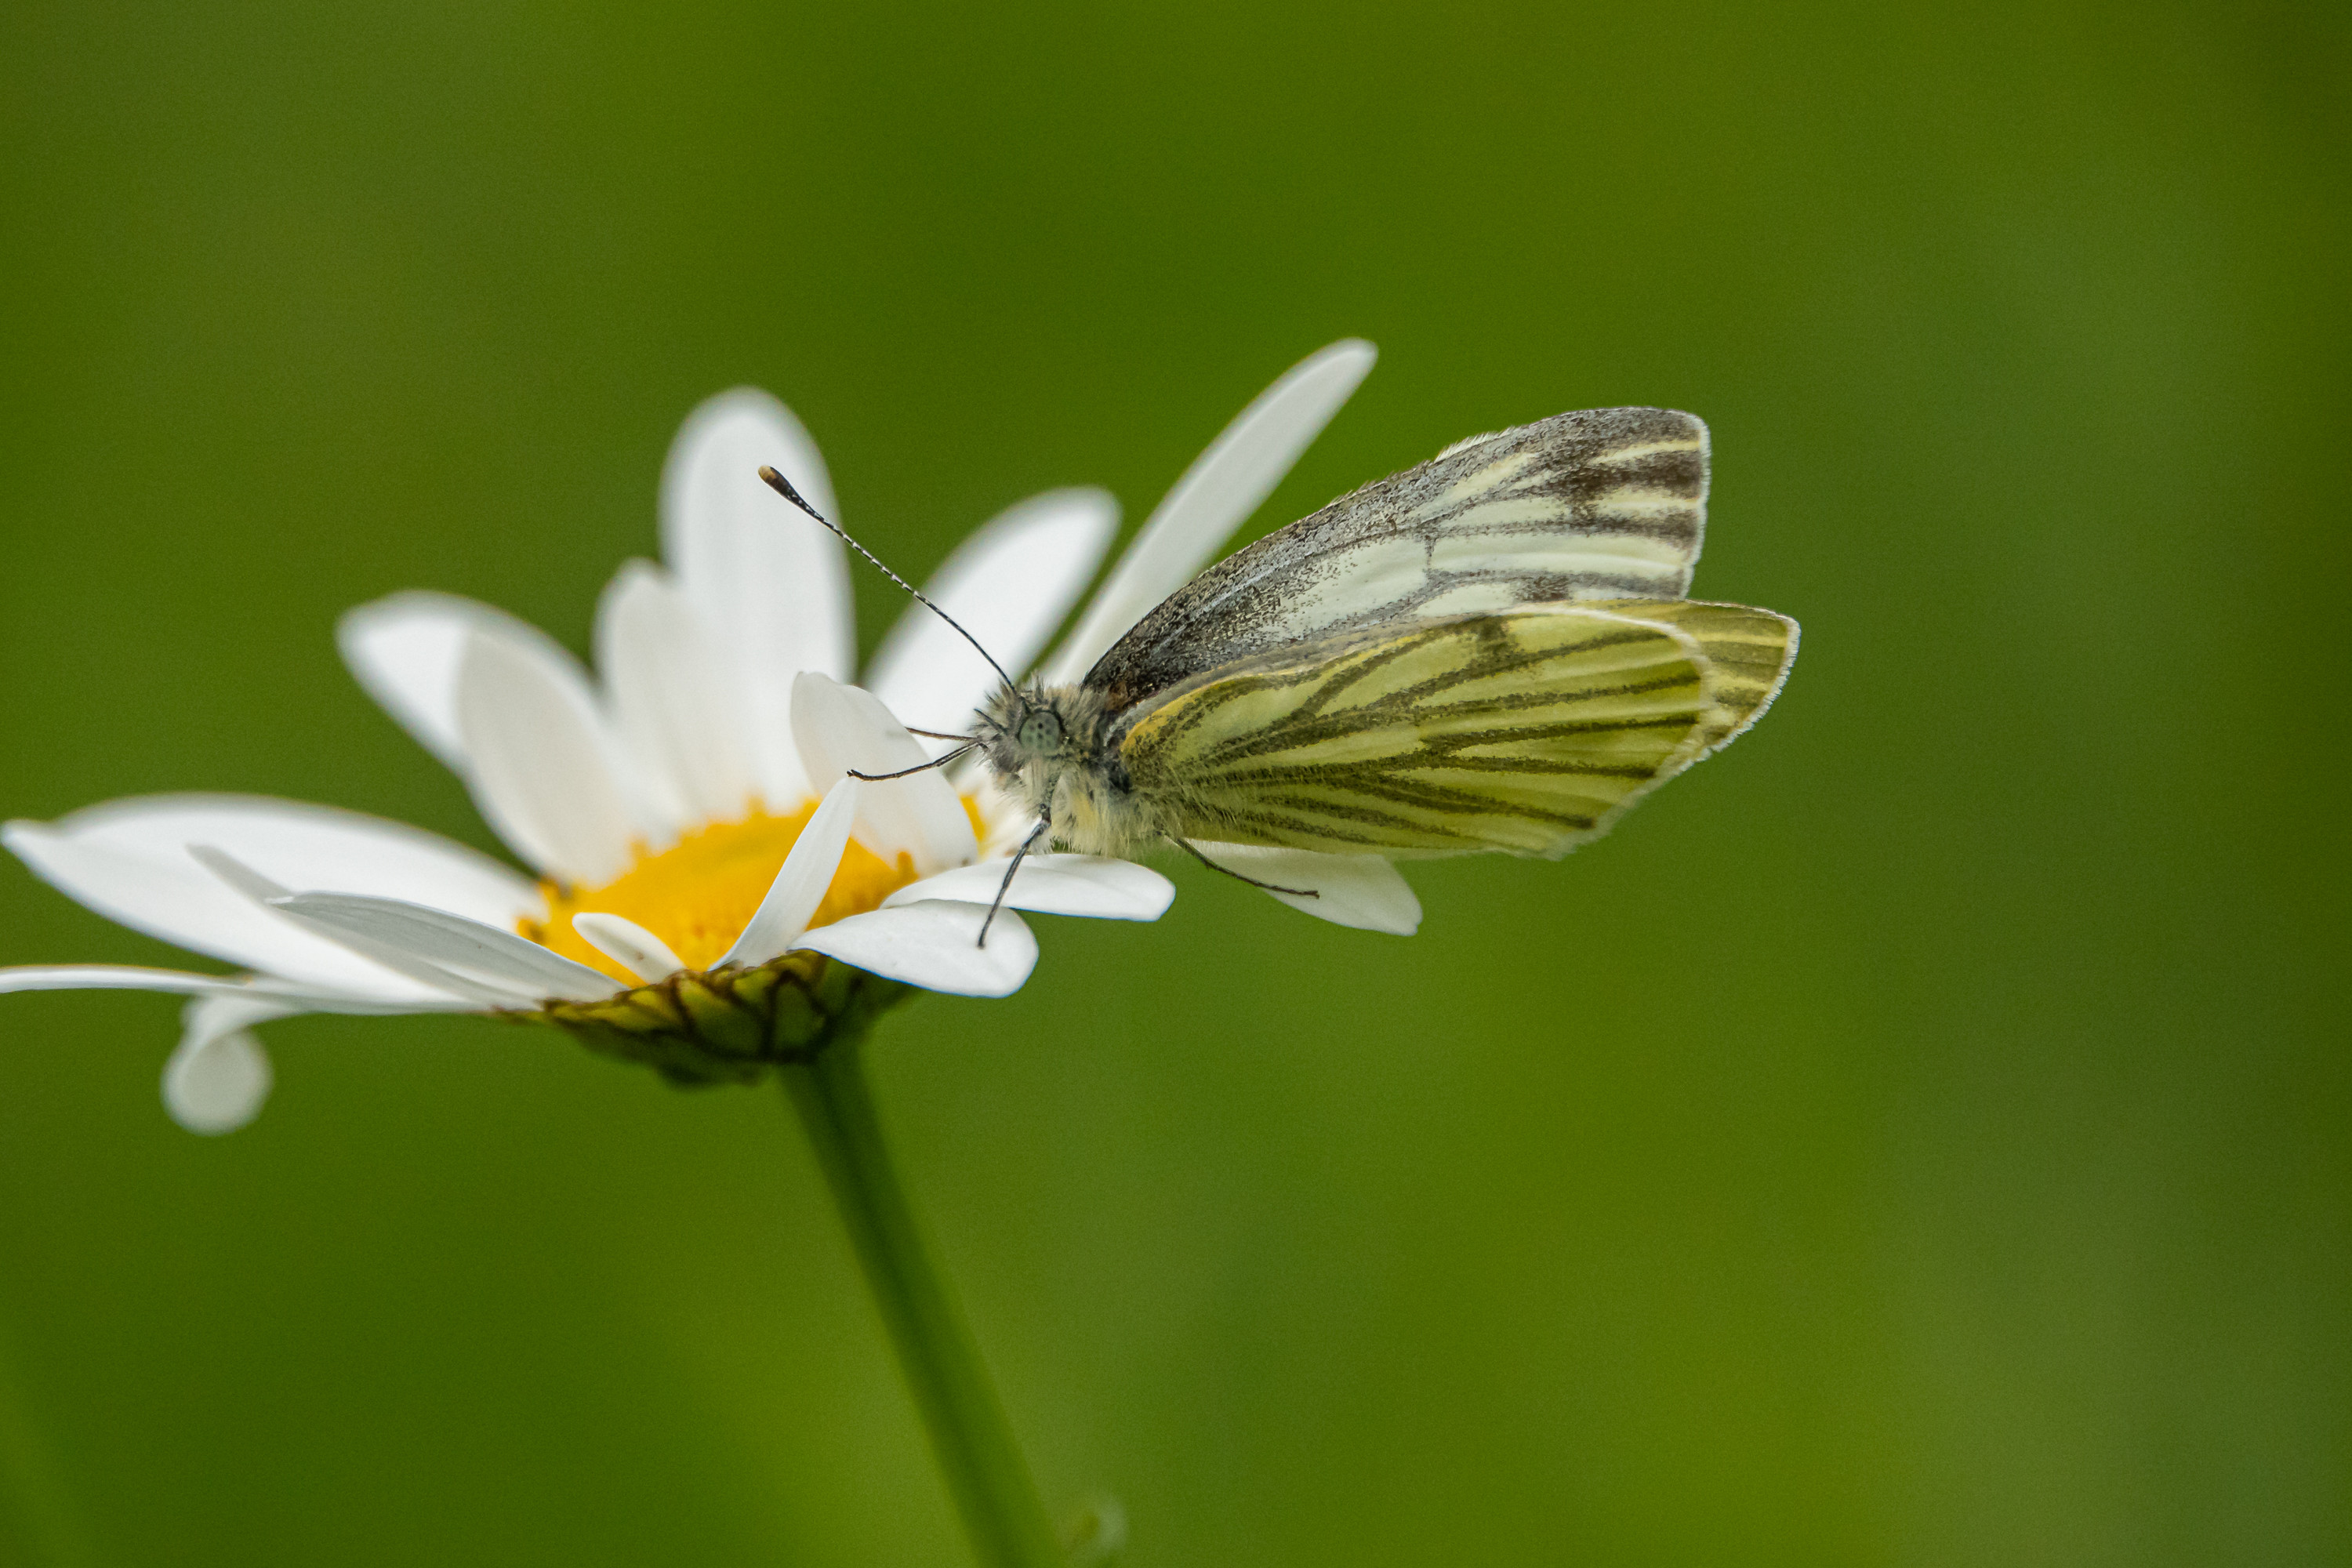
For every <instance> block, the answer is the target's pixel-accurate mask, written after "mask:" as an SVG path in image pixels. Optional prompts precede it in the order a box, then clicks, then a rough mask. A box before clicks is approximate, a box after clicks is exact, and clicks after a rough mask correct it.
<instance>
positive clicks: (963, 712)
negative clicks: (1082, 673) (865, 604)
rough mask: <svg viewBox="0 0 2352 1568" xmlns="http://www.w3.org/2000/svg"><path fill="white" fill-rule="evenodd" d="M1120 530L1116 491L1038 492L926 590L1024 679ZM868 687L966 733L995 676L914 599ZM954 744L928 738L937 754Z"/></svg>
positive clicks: (985, 529)
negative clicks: (1114, 535) (1038, 493)
mask: <svg viewBox="0 0 2352 1568" xmlns="http://www.w3.org/2000/svg"><path fill="white" fill-rule="evenodd" d="M1117 531H1118V501H1117V500H1114V499H1112V497H1111V494H1110V492H1109V491H1108V490H1098V489H1066V490H1049V491H1048V492H1046V493H1045V494H1044V495H1039V496H1032V497H1030V498H1029V499H1028V500H1024V501H1023V502H1021V503H1020V504H1019V505H1017V506H1014V507H1011V508H1009V509H1007V510H1005V511H1003V512H1002V513H1000V514H999V515H998V516H996V517H995V518H993V519H992V520H990V521H988V522H987V523H985V524H983V525H982V527H981V528H980V529H979V530H978V531H976V532H974V533H973V534H972V535H971V538H969V539H967V540H965V541H964V542H962V543H961V544H960V545H958V546H957V547H956V550H955V553H954V554H952V555H950V556H949V557H948V558H947V561H946V562H945V563H943V564H942V565H941V566H940V569H939V571H938V573H936V574H934V575H933V576H932V578H931V580H930V581H929V583H926V584H924V585H923V593H924V595H925V596H926V597H928V598H929V600H930V601H931V603H932V604H934V605H938V606H939V607H940V609H941V610H944V611H945V612H946V613H947V614H948V615H950V616H953V617H954V618H955V620H956V622H957V624H958V625H960V626H962V627H963V628H964V630H965V631H968V632H970V633H971V635H972V637H973V638H975V639H976V640H977V641H978V642H979V644H980V646H981V647H984V648H986V649H987V650H988V651H989V653H990V654H992V656H994V658H995V659H996V662H997V663H999V664H1001V665H1003V667H1004V668H1005V669H1006V670H1007V671H1009V672H1011V673H1012V674H1013V676H1014V677H1016V678H1017V677H1019V676H1020V674H1021V673H1022V672H1023V671H1024V670H1025V669H1027V668H1029V666H1030V663H1031V661H1032V660H1034V659H1035V658H1036V657H1037V655H1038V653H1039V651H1040V650H1042V649H1043V648H1044V647H1045V639H1046V638H1048V637H1052V636H1053V635H1054V629H1055V627H1056V626H1060V625H1061V624H1062V617H1063V616H1066V615H1067V614H1069V610H1070V606H1071V605H1074V604H1076V602H1077V598H1078V595H1080V594H1082V593H1084V592H1085V591H1086V586H1087V584H1088V583H1090V582H1092V581H1094V575H1095V568H1096V567H1097V566H1099V565H1101V564H1102V558H1103V552H1104V551H1105V550H1107V549H1108V548H1109V547H1110V541H1111V535H1112V534H1113V533H1115V532H1117ZM864 685H865V686H866V689H868V690H870V691H872V692H873V693H874V695H875V696H876V697H877V698H879V699H881V701H882V705H883V706H884V707H886V708H887V709H889V710H890V711H891V712H893V713H896V714H898V716H899V717H900V718H902V719H904V720H905V721H907V722H908V723H909V724H916V725H920V726H921V727H923V728H924V729H927V730H944V731H950V732H951V733H956V734H965V733H969V732H970V731H968V730H967V729H966V728H965V726H967V725H969V724H970V723H971V717H972V712H973V710H975V709H977V708H978V707H979V706H980V704H981V703H982V701H984V700H986V699H987V698H988V696H989V694H990V693H991V692H992V691H993V690H995V689H996V685H997V675H996V672H995V671H994V670H993V669H992V668H989V664H988V661H987V660H986V659H984V658H981V656H980V655H979V654H978V653H976V652H974V651H973V650H972V646H971V643H969V642H966V641H965V640H964V639H963V637H961V636H960V635H959V634H958V633H957V631H956V629H955V627H954V626H950V625H948V624H947V622H946V621H944V620H941V619H940V616H938V615H936V614H934V613H933V612H932V611H931V610H929V609H928V608H926V607H925V606H923V605H908V607H907V609H906V611H905V613H903V614H902V615H900V616H899V617H898V624H897V625H896V626H892V627H891V628H890V635H889V637H887V638H885V639H884V641H883V644H882V647H881V648H880V650H879V651H877V653H876V654H875V656H874V661H873V663H872V664H870V665H868V666H867V667H866V679H865V681H864ZM953 743H954V742H945V741H940V742H929V745H930V749H931V751H932V752H934V753H936V752H940V751H942V750H944V749H945V748H946V747H948V746H950V745H952V744H953Z"/></svg>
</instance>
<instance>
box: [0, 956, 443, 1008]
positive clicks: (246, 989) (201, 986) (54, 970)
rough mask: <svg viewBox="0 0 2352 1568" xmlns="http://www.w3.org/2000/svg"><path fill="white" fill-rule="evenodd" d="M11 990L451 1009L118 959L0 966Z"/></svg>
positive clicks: (2, 985) (1, 981)
mask: <svg viewBox="0 0 2352 1568" xmlns="http://www.w3.org/2000/svg"><path fill="white" fill-rule="evenodd" d="M12 991H162V992H165V993H169V994H174V995H180V996H234V997H250V998H255V999H257V1000H262V1001H267V1002H270V1003H273V1004H283V1005H286V1006H287V1007H289V1008H290V1009H292V1010H293V1011H295V1012H299V1013H349V1014H353V1015H359V1016H385V1015H398V1014H403V1013H436V1012H449V1011H452V1010H454V1009H453V1005H451V1004H448V1003H439V1004H424V1005H416V1004H408V1003H398V1002H379V1001H375V1000H373V999H371V998H369V997H365V996H352V995H349V994H342V993H338V992H332V991H314V990H305V989H304V988H302V987H301V986H299V985H289V984H286V983H285V982H283V981H273V980H268V979H257V980H255V979H247V978H245V977H243V976H241V975H228V974H191V973H187V972H186V971H185V970H180V969H137V968H132V967H131V966H129V965H127V964H119V963H26V964H19V965H17V966H16V967H15V968H9V969H0V994H5V993H8V992H12Z"/></svg>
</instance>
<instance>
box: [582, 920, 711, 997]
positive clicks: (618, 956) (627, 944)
mask: <svg viewBox="0 0 2352 1568" xmlns="http://www.w3.org/2000/svg"><path fill="white" fill-rule="evenodd" d="M572 930H573V931H578V932H579V933H580V935H581V937H582V939H583V940H584V941H585V942H587V943H588V945H589V946H591V947H593V948H594V949H595V950H596V951H597V952H601V953H603V954H604V956H605V957H607V958H609V959H611V960H612V961H613V962H614V963H617V964H619V965H620V966H621V967H622V968H624V969H625V970H627V971H628V972H629V973H632V974H634V975H635V976H636V977H637V978H638V979H640V980H642V981H644V982H645V983H646V984H648V985H656V984H660V983H661V982H662V981H665V980H667V979H668V978H669V977H670V976H671V975H673V974H676V973H677V972H678V971H679V970H681V969H684V968H685V967H686V961H685V960H684V959H682V958H680V957H678V955H677V953H675V952H671V951H670V947H669V943H667V942H664V941H662V939H661V938H659V937H657V936H656V935H655V934H654V933H653V932H651V931H647V930H646V928H645V927H643V926H641V925H639V924H638V923H637V922H636V921H633V920H627V919H625V918H624V917H622V916H620V915H614V914H605V913H603V912H601V911H598V910H590V911H588V912H587V913H584V914H577V915H573V916H572Z"/></svg>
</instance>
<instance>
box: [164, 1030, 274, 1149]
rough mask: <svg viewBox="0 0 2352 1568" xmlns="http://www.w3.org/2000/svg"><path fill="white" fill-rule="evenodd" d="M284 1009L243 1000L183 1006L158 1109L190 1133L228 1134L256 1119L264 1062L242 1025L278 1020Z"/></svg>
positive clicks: (264, 1095)
mask: <svg viewBox="0 0 2352 1568" xmlns="http://www.w3.org/2000/svg"><path fill="white" fill-rule="evenodd" d="M294 1011H295V1009H293V1008H290V1007H282V1006H276V1005H270V1004H268V1003H265V1002H258V1001H254V1000H250V999H247V998H245V997H205V998H203V999H201V1000H198V1001H194V1002H191V1003H189V1004H188V1006H187V1011H186V1012H185V1013H184V1015H183V1022H184V1028H185V1032H184V1034H182V1035H181V1037H180V1047H179V1049H177V1050H175V1051H173V1053H172V1059H171V1060H170V1061H169V1062H167V1063H165V1064H164V1067H163V1109H164V1110H167V1111H169V1112H171V1115H172V1120H173V1121H176V1122H178V1123H179V1124H180V1125H181V1126H183V1127H184V1128H186V1129H187V1130H188V1131H191V1132H202V1133H205V1134H208V1135H211V1134H218V1133H222V1132H234V1131H236V1130H237V1129H238V1128H240V1127H242V1126H244V1125H245V1124H246V1123H247V1122H248V1121H252V1120H253V1119H254V1118H255V1117H256V1116H258V1115H259V1114H261V1105H262V1102H263V1101H264V1100H268V1098H269V1086H270V1081H271V1074H270V1070H269V1057H268V1053H267V1052H265V1051H263V1050H262V1048H261V1042H260V1041H259V1040H257V1039H255V1038H254V1037H253V1036H252V1035H251V1034H250V1033H248V1032H247V1026H250V1025H254V1024H259V1023H264V1022H267V1021H268V1020H269V1019H271V1018H282V1017H285V1016H288V1015H289V1014H290V1013H292V1012H294Z"/></svg>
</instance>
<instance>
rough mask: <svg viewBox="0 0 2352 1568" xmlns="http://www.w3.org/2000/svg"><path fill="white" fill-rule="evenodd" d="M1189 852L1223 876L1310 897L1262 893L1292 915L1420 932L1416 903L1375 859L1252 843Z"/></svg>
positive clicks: (1197, 843)
mask: <svg viewBox="0 0 2352 1568" xmlns="http://www.w3.org/2000/svg"><path fill="white" fill-rule="evenodd" d="M1192 847H1194V848H1195V849H1198V850H1199V851H1201V853H1202V854H1203V855H1205V856H1207V857H1208V858H1210V859H1211V860H1213V861H1214V862H1216V863H1217V864H1218V865H1219V866H1222V867H1223V868H1225V869H1226V870H1228V871H1236V872H1239V873H1240V874H1241V875H1243V876H1244V877H1247V878H1249V879H1252V880H1253V881H1258V882H1272V883H1274V884H1276V887H1279V888H1285V889H1299V890H1300V891H1301V892H1311V893H1312V894H1314V896H1313V897H1311V898H1303V897H1300V896H1299V893H1297V892H1277V891H1275V889H1271V888H1270V889H1266V890H1267V892H1268V893H1269V894H1270V895H1271V896H1272V897H1274V898H1275V899H1277V900H1280V901H1281V902H1283V903H1286V904H1288V905H1289V906H1290V907H1291V908H1292V909H1294V910H1304V911H1306V912H1307V914H1310V915H1313V916H1314V917H1315V918H1316V919H1318V920H1325V921H1330V922H1331V923H1332V924H1333V925H1343V926H1353V927H1355V928H1356V929H1357V930H1359V931H1386V932H1388V933H1389V934H1391V936H1411V935H1412V933H1413V932H1414V931H1419V930H1420V929H1421V900H1419V899H1418V898H1415V897H1414V896H1413V891H1412V885H1411V884H1410V883H1408V882H1407V881H1406V880H1405V879H1404V878H1403V877H1402V875H1400V874H1399V873H1398V871H1397V868H1395V867H1394V866H1393V865H1391V864H1390V863H1389V862H1388V861H1387V860H1386V859H1383V858H1381V857H1380V856H1378V855H1324V854H1320V853H1318V852H1317V851H1315V850H1312V849H1273V848H1268V847H1265V846H1263V845H1256V844H1214V843H1204V842H1202V841H1201V840H1198V839H1195V840H1194V841H1193V844H1192Z"/></svg>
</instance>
